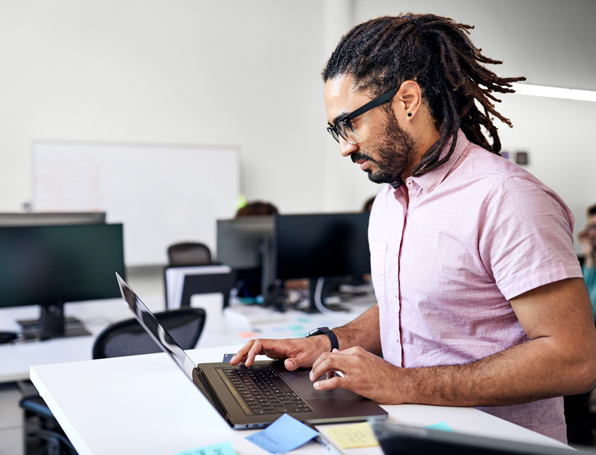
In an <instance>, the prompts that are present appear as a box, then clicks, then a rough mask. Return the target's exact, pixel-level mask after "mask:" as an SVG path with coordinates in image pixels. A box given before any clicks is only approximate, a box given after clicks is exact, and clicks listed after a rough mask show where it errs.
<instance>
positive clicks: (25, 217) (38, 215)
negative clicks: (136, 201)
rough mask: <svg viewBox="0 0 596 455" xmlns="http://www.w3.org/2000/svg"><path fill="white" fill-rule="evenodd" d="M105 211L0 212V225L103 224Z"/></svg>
mask: <svg viewBox="0 0 596 455" xmlns="http://www.w3.org/2000/svg"><path fill="white" fill-rule="evenodd" d="M105 222H106V213H105V212H0V226H39V225H63V224H103V223H105Z"/></svg>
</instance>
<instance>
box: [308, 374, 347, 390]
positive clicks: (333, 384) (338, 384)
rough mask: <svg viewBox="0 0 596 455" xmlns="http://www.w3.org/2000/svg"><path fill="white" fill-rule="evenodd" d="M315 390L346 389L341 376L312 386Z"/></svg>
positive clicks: (344, 381)
mask: <svg viewBox="0 0 596 455" xmlns="http://www.w3.org/2000/svg"><path fill="white" fill-rule="evenodd" d="M313 387H314V388H315V389H317V390H331V389H345V388H347V385H346V379H344V378H343V377H341V376H333V377H332V378H331V379H323V380H321V381H317V382H315V383H314V384H313Z"/></svg>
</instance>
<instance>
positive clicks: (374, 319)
mask: <svg viewBox="0 0 596 455" xmlns="http://www.w3.org/2000/svg"><path fill="white" fill-rule="evenodd" d="M333 332H334V333H335V334H336V336H337V339H338V341H339V349H340V350H341V349H347V348H351V347H352V346H361V347H363V348H364V349H366V350H367V351H370V352H372V353H374V354H381V332H380V329H379V305H378V304H377V305H375V306H373V307H372V308H369V309H368V310H367V311H365V312H364V313H363V314H361V315H360V316H358V317H357V318H356V319H354V320H353V321H352V322H350V323H348V324H346V325H345V326H342V327H338V328H335V329H333Z"/></svg>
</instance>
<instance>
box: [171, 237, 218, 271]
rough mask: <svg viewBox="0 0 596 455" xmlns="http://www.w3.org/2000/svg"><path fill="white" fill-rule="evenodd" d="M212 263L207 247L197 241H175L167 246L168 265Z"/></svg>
mask: <svg viewBox="0 0 596 455" xmlns="http://www.w3.org/2000/svg"><path fill="white" fill-rule="evenodd" d="M208 264H212V261H211V251H210V250H209V247H208V246H207V245H205V244H203V243H198V242H182V243H175V244H173V245H170V246H169V247H168V265H170V266H190V265H208Z"/></svg>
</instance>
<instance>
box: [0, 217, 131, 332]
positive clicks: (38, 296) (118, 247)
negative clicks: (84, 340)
mask: <svg viewBox="0 0 596 455" xmlns="http://www.w3.org/2000/svg"><path fill="white" fill-rule="evenodd" d="M122 234H123V227H122V224H87V225H53V226H52V225H40V226H0V308H6V307H19V306H26V305H37V306H40V309H41V311H40V313H41V316H40V319H39V320H36V321H19V322H22V325H23V334H24V336H25V337H38V338H42V339H45V338H52V337H59V336H74V335H81V334H86V333H88V332H86V331H85V330H84V328H82V327H81V326H79V325H77V324H73V326H72V327H69V325H68V324H67V325H66V326H65V318H64V304H65V303H67V302H80V301H87V300H95V299H109V298H118V297H119V296H120V291H119V289H118V285H117V282H116V280H115V279H114V276H115V275H114V273H115V272H118V273H119V274H123V273H124V241H123V235H122ZM69 322H70V323H72V322H73V321H72V319H71V320H70V321H69ZM69 329H70V330H69Z"/></svg>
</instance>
